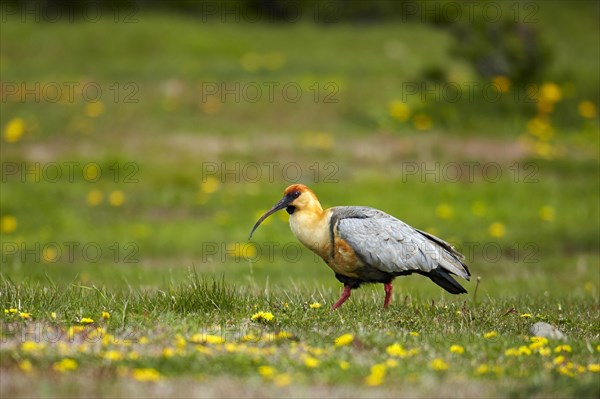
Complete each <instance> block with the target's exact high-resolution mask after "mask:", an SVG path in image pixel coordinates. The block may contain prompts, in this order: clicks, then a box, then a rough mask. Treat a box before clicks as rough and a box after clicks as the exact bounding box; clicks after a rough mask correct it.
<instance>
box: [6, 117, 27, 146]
mask: <svg viewBox="0 0 600 399" xmlns="http://www.w3.org/2000/svg"><path fill="white" fill-rule="evenodd" d="M23 133H25V121H23V119H21V118H13V119H11V120H10V121H8V123H7V124H6V127H5V128H4V140H6V141H7V142H9V143H14V142H17V141H19V140H20V139H21V137H22V136H23Z"/></svg>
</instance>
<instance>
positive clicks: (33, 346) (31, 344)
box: [21, 341, 45, 352]
mask: <svg viewBox="0 0 600 399" xmlns="http://www.w3.org/2000/svg"><path fill="white" fill-rule="evenodd" d="M44 348H45V345H44V344H43V343H41V342H40V343H38V342H35V341H25V342H23V343H22V344H21V350H22V351H23V352H36V351H38V350H41V349H44Z"/></svg>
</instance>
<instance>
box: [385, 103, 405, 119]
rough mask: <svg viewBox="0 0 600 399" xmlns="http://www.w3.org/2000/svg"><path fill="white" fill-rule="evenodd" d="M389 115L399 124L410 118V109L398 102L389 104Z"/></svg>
mask: <svg viewBox="0 0 600 399" xmlns="http://www.w3.org/2000/svg"><path fill="white" fill-rule="evenodd" d="M388 112H389V114H390V116H391V117H392V118H394V119H396V120H397V121H399V122H406V121H407V120H408V118H409V117H410V108H408V106H407V105H406V104H405V103H403V102H402V101H400V100H394V101H392V102H390V105H389V111H388Z"/></svg>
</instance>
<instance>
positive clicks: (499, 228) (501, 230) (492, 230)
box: [488, 222, 506, 238]
mask: <svg viewBox="0 0 600 399" xmlns="http://www.w3.org/2000/svg"><path fill="white" fill-rule="evenodd" d="M488 233H489V234H490V235H491V236H492V237H494V238H500V237H504V234H506V227H505V226H504V224H503V223H500V222H494V223H492V224H490V227H488Z"/></svg>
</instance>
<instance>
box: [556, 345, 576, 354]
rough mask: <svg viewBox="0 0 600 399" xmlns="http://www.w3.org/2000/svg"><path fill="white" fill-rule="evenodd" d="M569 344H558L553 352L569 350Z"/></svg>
mask: <svg viewBox="0 0 600 399" xmlns="http://www.w3.org/2000/svg"><path fill="white" fill-rule="evenodd" d="M571 351H572V350H571V345H558V346H557V347H556V348H554V353H560V352H571Z"/></svg>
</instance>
